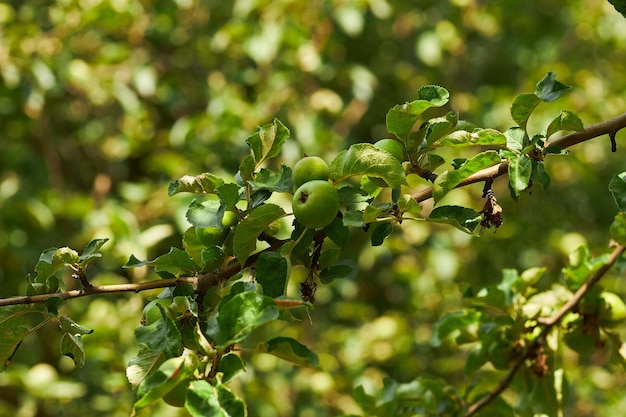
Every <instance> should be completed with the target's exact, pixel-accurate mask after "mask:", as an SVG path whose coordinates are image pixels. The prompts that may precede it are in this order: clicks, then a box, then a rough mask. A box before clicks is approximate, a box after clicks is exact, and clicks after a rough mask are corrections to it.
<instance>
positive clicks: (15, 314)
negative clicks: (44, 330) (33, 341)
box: [0, 304, 51, 371]
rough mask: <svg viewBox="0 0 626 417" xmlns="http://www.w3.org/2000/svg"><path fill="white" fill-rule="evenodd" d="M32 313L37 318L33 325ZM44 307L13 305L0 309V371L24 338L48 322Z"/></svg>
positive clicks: (6, 364)
mask: <svg viewBox="0 0 626 417" xmlns="http://www.w3.org/2000/svg"><path fill="white" fill-rule="evenodd" d="M32 313H36V314H37V315H38V316H41V317H40V318H39V317H38V319H39V320H38V322H37V324H35V325H33V316H32ZM50 318H51V317H50V316H49V315H48V314H47V313H46V309H45V307H44V306H41V305H36V304H29V305H14V306H6V307H4V306H3V307H0V334H2V337H0V370H1V371H4V370H5V369H6V367H7V366H8V365H9V362H10V359H11V357H12V356H13V354H14V353H15V351H16V350H17V348H18V347H19V345H20V343H22V341H23V340H24V338H25V337H26V336H28V335H29V334H31V333H33V332H35V331H36V330H37V329H39V328H40V327H41V326H43V325H44V324H45V323H47V322H48V320H50Z"/></svg>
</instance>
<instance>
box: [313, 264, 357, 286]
mask: <svg viewBox="0 0 626 417" xmlns="http://www.w3.org/2000/svg"><path fill="white" fill-rule="evenodd" d="M352 271H353V269H352V267H351V266H348V265H331V266H328V267H326V268H323V269H322V270H321V271H320V282H321V283H322V284H330V283H331V282H333V281H334V280H336V279H341V278H345V277H347V276H348V275H350V274H351V273H352Z"/></svg>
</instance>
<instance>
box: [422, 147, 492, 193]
mask: <svg viewBox="0 0 626 417" xmlns="http://www.w3.org/2000/svg"><path fill="white" fill-rule="evenodd" d="M500 161H501V158H500V156H499V155H498V153H497V152H495V151H485V152H481V153H479V154H478V155H475V156H474V157H473V158H471V159H468V160H467V161H465V163H464V164H463V165H462V166H461V167H460V168H459V169H456V170H454V171H444V172H443V173H441V174H440V175H439V176H438V177H437V179H436V180H435V184H434V186H433V199H434V200H435V203H436V202H438V201H440V200H441V199H442V198H443V197H444V196H445V195H446V194H447V193H448V192H449V191H451V190H452V189H454V188H455V187H456V186H457V185H459V184H460V183H461V182H462V181H463V180H464V179H466V178H467V177H469V176H470V175H472V174H475V173H476V172H478V171H480V170H481V169H484V168H487V167H490V166H492V165H495V164H498V163H500Z"/></svg>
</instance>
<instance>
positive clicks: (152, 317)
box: [141, 298, 172, 326]
mask: <svg viewBox="0 0 626 417" xmlns="http://www.w3.org/2000/svg"><path fill="white" fill-rule="evenodd" d="M157 304H160V305H161V306H163V307H164V308H166V309H167V308H168V307H169V306H170V305H171V304H172V300H171V299H169V298H157V299H155V300H152V301H150V302H149V303H148V304H146V306H145V307H144V308H143V312H142V313H141V322H142V323H143V324H144V326H149V325H151V324H152V323H154V322H155V321H157V320H159V319H160V318H161V317H162V316H161V310H160V309H159V307H158V306H157ZM166 311H167V310H166Z"/></svg>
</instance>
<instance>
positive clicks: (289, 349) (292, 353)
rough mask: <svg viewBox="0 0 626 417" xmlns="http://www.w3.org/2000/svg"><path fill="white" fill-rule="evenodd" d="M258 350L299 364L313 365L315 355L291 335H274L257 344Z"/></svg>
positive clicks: (315, 363) (314, 363)
mask: <svg viewBox="0 0 626 417" xmlns="http://www.w3.org/2000/svg"><path fill="white" fill-rule="evenodd" d="M257 350H258V351H259V352H264V353H269V354H270V355H274V356H276V357H279V358H281V359H284V360H286V361H288V362H291V363H293V364H296V365H299V366H306V367H315V366H317V363H318V358H317V355H316V354H315V353H314V352H313V351H311V350H310V349H309V348H307V347H306V346H304V345H303V344H302V343H300V342H298V341H297V340H295V339H292V338H291V337H275V338H273V339H272V340H268V341H267V342H263V343H259V344H258V345H257Z"/></svg>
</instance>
